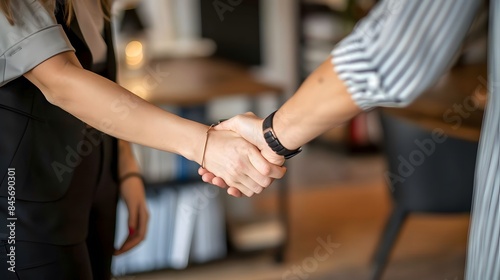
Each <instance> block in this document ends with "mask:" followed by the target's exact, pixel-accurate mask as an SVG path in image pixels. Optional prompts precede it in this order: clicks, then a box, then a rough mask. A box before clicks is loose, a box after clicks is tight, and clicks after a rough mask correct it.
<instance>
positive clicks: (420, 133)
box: [381, 113, 478, 212]
mask: <svg viewBox="0 0 500 280" xmlns="http://www.w3.org/2000/svg"><path fill="white" fill-rule="evenodd" d="M381 123H382V129H383V134H384V146H385V153H386V156H387V162H388V171H387V173H386V178H387V181H388V184H390V187H391V188H390V189H391V191H392V195H393V198H394V201H395V203H396V204H397V206H399V207H402V208H403V209H404V210H407V211H416V212H467V211H470V208H471V201H472V190H473V182H474V169H475V164H476V153H477V147H478V143H477V142H470V141H467V140H462V139H458V138H452V137H450V136H448V137H446V136H442V137H438V134H436V132H439V131H440V130H439V128H436V129H435V130H434V135H433V131H428V130H425V129H423V128H421V127H420V126H418V125H417V124H413V123H411V122H409V121H406V120H403V119H401V118H398V117H394V116H391V115H388V114H384V113H382V114H381ZM441 131H442V130H441ZM444 137H446V138H445V139H444V140H443V138H444Z"/></svg>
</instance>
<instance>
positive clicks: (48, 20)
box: [0, 0, 74, 86]
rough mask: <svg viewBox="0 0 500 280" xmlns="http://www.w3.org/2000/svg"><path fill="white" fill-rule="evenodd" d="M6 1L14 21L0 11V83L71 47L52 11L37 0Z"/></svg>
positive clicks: (10, 79)
mask: <svg viewBox="0 0 500 280" xmlns="http://www.w3.org/2000/svg"><path fill="white" fill-rule="evenodd" d="M10 3H11V9H12V14H13V17H14V25H11V24H10V23H9V22H8V20H7V18H6V16H5V15H4V14H3V13H2V12H0V30H1V32H0V86H3V85H5V84H6V83H8V82H9V81H12V80H14V79H16V78H18V77H20V76H22V75H24V74H25V73H26V72H29V71H30V70H31V69H33V68H34V67H36V66H37V65H38V64H40V63H42V62H43V61H45V60H47V59H49V58H50V57H52V56H54V55H56V54H59V53H62V52H65V51H74V49H73V47H72V46H71V44H70V42H69V40H68V38H67V37H66V35H65V33H64V31H63V29H62V27H61V26H60V25H58V24H57V22H56V20H55V17H54V14H53V13H51V12H49V11H48V10H47V9H46V8H45V7H44V6H43V5H42V4H41V3H40V2H39V1H37V0H15V1H11V2H10Z"/></svg>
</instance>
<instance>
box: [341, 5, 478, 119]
mask: <svg viewBox="0 0 500 280" xmlns="http://www.w3.org/2000/svg"><path fill="white" fill-rule="evenodd" d="M480 2H481V1H477V0H472V1H471V0H440V1H436V0H421V1H414V0H404V1H402V0H385V1H382V2H380V3H379V4H378V5H377V6H376V7H375V8H374V9H373V10H372V11H371V12H370V14H369V15H368V16H367V17H366V18H365V19H363V20H362V21H360V22H359V23H358V24H357V25H356V27H355V29H354V31H353V32H352V33H351V34H350V35H349V36H347V37H346V38H345V39H344V40H342V41H341V42H340V43H339V44H338V45H337V46H336V47H335V49H334V50H333V51H332V63H333V65H334V68H335V71H336V73H337V74H338V76H339V77H340V79H341V80H343V81H344V83H345V84H346V86H347V88H348V90H349V92H350V94H351V95H352V98H353V100H354V102H355V103H356V104H357V105H358V106H359V107H360V108H361V109H364V110H368V109H371V108H373V107H376V106H385V107H402V106H405V105H408V104H409V103H410V102H411V101H413V100H414V99H415V98H416V97H417V96H418V95H419V94H420V93H422V92H423V91H424V90H425V89H427V88H428V87H429V86H431V85H432V84H433V83H434V82H435V81H436V80H437V79H438V78H439V76H440V75H441V74H442V73H443V72H444V71H445V70H446V69H447V68H448V67H449V66H450V64H451V62H452V60H453V58H454V56H455V54H456V53H457V51H458V49H459V47H460V45H461V42H462V41H463V39H464V37H465V35H466V33H467V31H468V28H469V27H470V25H471V23H472V21H473V19H474V15H475V13H476V11H477V9H478V7H479V5H480Z"/></svg>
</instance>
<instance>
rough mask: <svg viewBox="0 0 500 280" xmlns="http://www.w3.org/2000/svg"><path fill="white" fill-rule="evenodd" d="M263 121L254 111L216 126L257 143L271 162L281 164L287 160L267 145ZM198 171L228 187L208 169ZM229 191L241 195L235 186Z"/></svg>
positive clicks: (214, 182)
mask: <svg viewBox="0 0 500 280" xmlns="http://www.w3.org/2000/svg"><path fill="white" fill-rule="evenodd" d="M262 122H263V120H262V119H261V118H259V117H257V116H256V115H255V114H254V113H251V112H248V113H245V114H242V115H238V116H235V117H233V118H231V119H229V120H227V121H224V122H222V123H220V124H219V125H217V126H215V130H219V131H220V130H231V131H234V132H236V133H238V134H239V135H240V136H241V137H243V138H244V139H245V140H247V141H248V142H250V143H252V144H253V145H255V146H256V147H257V148H258V149H259V150H260V152H261V154H262V156H263V157H264V158H265V159H266V160H267V161H268V162H269V163H272V164H274V165H278V166H281V165H283V163H284V162H285V159H284V157H283V156H280V155H277V154H276V153H275V152H274V151H273V150H271V149H270V148H269V146H268V145H267V143H266V141H265V139H264V136H263V134H262ZM198 173H199V174H200V175H201V176H202V179H203V181H204V182H207V183H211V184H213V185H216V186H218V187H221V188H228V184H226V182H225V181H224V180H223V179H222V178H220V177H217V176H215V175H214V174H213V173H211V172H209V171H208V170H206V169H203V168H200V169H199V170H198ZM227 192H228V194H230V195H232V196H235V197H240V196H241V192H240V191H239V190H238V189H236V188H233V187H229V188H228V191H227Z"/></svg>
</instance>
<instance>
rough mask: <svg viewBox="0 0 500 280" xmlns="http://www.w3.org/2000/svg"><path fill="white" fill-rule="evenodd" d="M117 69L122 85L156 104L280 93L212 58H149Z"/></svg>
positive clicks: (203, 102) (242, 70) (185, 102)
mask: <svg viewBox="0 0 500 280" xmlns="http://www.w3.org/2000/svg"><path fill="white" fill-rule="evenodd" d="M119 72H120V75H119V78H118V79H119V83H120V84H121V85H122V86H123V87H125V88H127V89H128V90H130V91H132V92H133V93H135V94H137V95H138V96H140V97H142V98H144V99H145V100H147V101H149V102H151V103H153V104H156V105H164V104H168V105H178V106H192V105H200V104H205V103H207V102H208V101H211V100H214V99H217V98H220V97H226V96H235V95H236V94H242V95H246V96H258V95H262V94H269V93H274V94H277V95H279V96H281V94H282V93H283V89H282V88H281V87H279V86H277V85H273V84H270V83H264V82H261V81H259V80H257V79H256V78H255V77H254V76H253V75H252V74H251V73H250V72H249V71H248V70H247V69H245V68H244V67H241V66H239V65H237V64H234V63H231V62H228V61H224V60H219V59H212V58H196V59H163V60H153V61H151V62H150V63H148V65H146V66H144V67H143V68H142V69H141V70H135V71H126V70H122V71H119Z"/></svg>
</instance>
